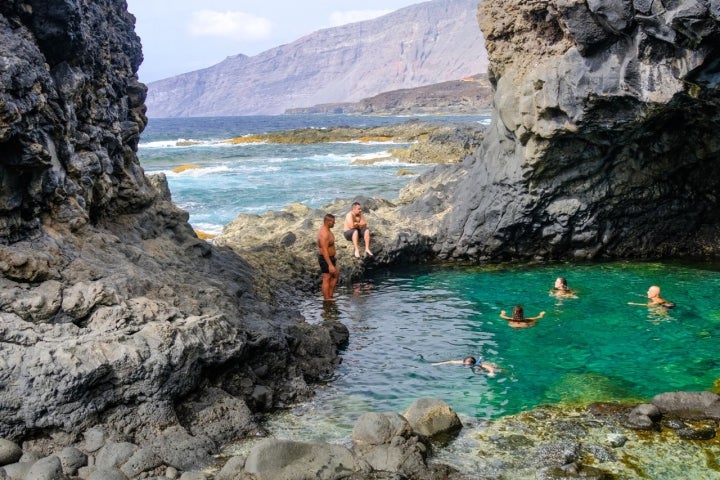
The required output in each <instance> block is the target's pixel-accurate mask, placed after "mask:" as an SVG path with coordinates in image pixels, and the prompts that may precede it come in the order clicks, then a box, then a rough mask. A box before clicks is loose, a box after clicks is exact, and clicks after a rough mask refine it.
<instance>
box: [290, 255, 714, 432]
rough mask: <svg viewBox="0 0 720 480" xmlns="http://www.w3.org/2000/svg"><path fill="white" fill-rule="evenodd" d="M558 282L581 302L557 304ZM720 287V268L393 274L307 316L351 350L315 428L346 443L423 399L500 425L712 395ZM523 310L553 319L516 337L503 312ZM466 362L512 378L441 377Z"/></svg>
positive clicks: (319, 407) (317, 410)
mask: <svg viewBox="0 0 720 480" xmlns="http://www.w3.org/2000/svg"><path fill="white" fill-rule="evenodd" d="M557 276H565V277H566V278H567V279H568V283H569V285H570V287H571V288H573V289H576V290H577V292H578V293H577V298H567V299H561V300H559V299H557V298H555V297H553V296H551V295H550V294H549V291H550V288H551V287H552V285H553V282H554V280H555V278H556V277H557ZM653 284H657V285H660V286H661V287H662V296H663V297H664V298H666V299H668V300H671V301H673V302H675V303H676V304H677V306H676V307H675V308H673V309H670V310H666V309H663V308H661V309H656V308H648V307H645V306H630V305H628V302H644V301H645V295H646V292H647V289H648V287H649V286H650V285H653ZM718 287H720V271H718V270H717V268H716V267H715V266H709V265H699V266H698V265H694V266H691V265H682V264H672V263H624V262H623V263H606V264H592V265H560V266H558V265H553V266H538V267H508V266H505V267H502V266H496V267H490V268H487V267H486V268H480V267H474V268H461V267H456V268H439V267H438V268H416V269H408V270H403V271H393V272H388V273H387V274H386V275H381V276H378V277H376V278H374V279H372V280H368V281H366V282H363V283H358V284H356V285H354V286H353V287H352V288H347V289H345V290H344V291H342V292H340V293H341V295H340V298H339V299H338V302H337V305H336V306H335V307H327V308H325V309H322V308H321V307H320V302H318V301H315V302H308V304H306V305H305V307H304V314H305V315H306V318H308V320H309V321H311V322H314V321H325V320H328V319H331V318H334V319H339V320H341V321H343V322H344V323H345V324H346V325H347V326H348V328H349V329H350V343H349V345H348V346H347V348H346V349H345V350H344V351H343V353H342V357H343V363H342V364H341V366H340V367H339V369H338V371H337V376H336V378H335V379H334V380H333V381H332V382H331V383H330V384H328V385H327V386H326V387H325V388H323V389H322V390H321V391H320V392H319V394H318V397H317V399H316V400H314V401H313V402H312V406H311V407H308V408H309V409H310V410H308V411H304V412H303V414H304V415H309V416H311V417H312V415H313V414H320V415H321V416H324V417H327V418H326V419H325V420H324V421H327V422H330V424H332V425H333V427H332V429H334V430H335V431H334V433H332V434H329V433H326V434H327V435H339V436H340V437H342V434H343V433H345V434H347V433H349V428H351V426H352V425H353V423H354V421H355V420H356V418H357V417H358V416H359V415H360V414H362V413H363V412H365V411H396V412H402V411H404V410H405V409H406V408H407V407H408V406H409V404H410V403H411V402H412V401H413V400H414V399H416V398H420V397H436V398H441V399H443V400H445V401H446V402H447V403H448V404H450V406H451V407H452V408H453V409H455V410H456V411H457V412H458V413H460V414H462V415H466V416H469V417H475V418H497V417H500V416H503V415H508V414H513V413H517V412H519V411H522V410H527V409H531V408H532V407H534V406H536V405H539V404H543V403H559V402H567V403H574V402H592V401H613V400H643V399H644V400H647V399H650V398H651V397H652V396H653V395H655V394H658V393H662V392H666V391H673V390H709V389H711V388H712V387H713V382H714V381H715V379H717V378H718V376H720V358H718V354H717V353H718V347H719V346H720V343H719V339H720V305H718V303H717V301H716V299H715V292H717V291H718ZM518 303H520V304H522V305H523V306H524V307H525V312H526V315H527V316H534V315H536V314H537V313H538V312H540V311H541V310H543V311H545V312H546V315H545V317H544V318H542V319H540V320H538V322H537V324H536V325H535V326H533V327H531V328H524V329H514V328H510V327H509V326H508V323H507V321H505V320H502V319H500V318H499V312H500V310H507V311H508V312H510V311H512V308H513V306H514V305H516V304H518ZM466 355H474V356H476V357H477V356H481V357H483V358H484V359H485V360H486V361H490V362H493V363H495V364H497V365H498V366H499V367H500V368H501V369H502V370H503V371H502V372H500V373H499V374H497V375H496V376H495V377H489V376H487V375H485V374H482V373H480V372H478V371H476V370H474V369H471V368H466V367H463V366H459V365H441V366H433V365H432V363H433V362H438V361H443V360H448V359H460V358H462V357H464V356H466ZM311 412H314V413H311ZM306 420H307V419H306ZM311 423H312V422H311ZM332 429H330V430H332Z"/></svg>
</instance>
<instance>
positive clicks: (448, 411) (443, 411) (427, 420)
mask: <svg viewBox="0 0 720 480" xmlns="http://www.w3.org/2000/svg"><path fill="white" fill-rule="evenodd" d="M403 416H404V417H405V418H406V419H407V421H408V423H409V424H410V426H411V427H412V429H413V431H414V432H415V433H419V434H421V435H425V436H426V437H433V436H435V435H439V434H452V433H457V432H458V431H459V430H460V429H461V428H462V423H461V422H460V418H459V417H458V416H457V413H455V412H454V411H453V410H452V408H450V406H449V405H448V404H447V403H445V402H443V401H442V400H438V399H434V398H420V399H417V400H415V401H414V402H413V403H412V404H410V406H409V407H408V408H407V410H405V413H403Z"/></svg>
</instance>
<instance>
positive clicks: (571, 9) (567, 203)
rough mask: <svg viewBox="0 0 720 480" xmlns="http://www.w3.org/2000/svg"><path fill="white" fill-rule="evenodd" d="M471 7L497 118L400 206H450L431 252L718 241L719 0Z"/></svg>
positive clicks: (497, 253)
mask: <svg viewBox="0 0 720 480" xmlns="http://www.w3.org/2000/svg"><path fill="white" fill-rule="evenodd" d="M478 18H479V22H480V26H481V28H482V30H483V33H484V36H485V39H486V42H487V49H488V54H489V58H490V66H489V74H490V78H491V80H492V82H493V84H494V86H495V95H494V106H495V113H494V117H493V124H492V126H491V128H490V130H489V131H488V132H487V134H486V137H485V140H484V142H483V145H482V147H481V148H480V149H479V151H478V152H477V153H476V154H475V155H474V156H472V157H471V158H469V159H467V160H466V161H465V162H464V163H463V164H461V165H458V166H450V167H442V168H440V169H438V170H436V171H435V172H433V173H430V174H429V175H428V176H427V177H425V178H423V179H421V180H420V182H419V183H441V184H442V185H443V186H442V187H438V188H433V189H431V190H429V191H428V192H427V193H426V194H425V195H424V199H423V200H422V201H421V202H418V203H415V204H413V205H411V206H408V207H406V208H405V209H404V214H405V215H407V216H408V217H409V218H411V219H412V218H416V219H418V220H419V219H420V218H423V217H427V216H428V215H431V214H434V215H436V216H437V217H438V218H442V220H439V221H438V223H439V228H438V229H437V231H436V232H435V235H434V236H435V238H437V240H438V241H437V243H436V244H435V245H434V247H433V248H434V251H435V253H436V254H438V255H439V256H441V257H446V258H458V259H472V260H484V259H531V258H543V259H559V258H576V259H591V258H602V257H662V256H680V255H703V254H717V253H718V251H719V245H720V244H719V243H718V216H717V208H718V199H719V197H718V193H720V192H719V191H718V185H720V161H718V160H720V143H718V141H717V135H716V133H715V132H716V129H717V125H718V122H719V121H720V111H719V110H718V101H719V100H720V96H719V94H720V91H719V90H718V86H719V85H720V73H719V70H718V65H719V64H720V48H719V47H718V45H719V43H718V40H719V39H720V23H719V21H718V20H719V19H720V5H719V4H718V3H717V2H715V1H705V0H678V1H652V2H651V1H642V0H635V1H632V2H631V1H619V0H593V1H584V0H583V1H578V0H571V1H560V0H547V1H534V2H526V1H520V0H515V1H505V0H503V1H500V0H484V1H483V3H481V4H480V8H479V14H478ZM468 192H469V194H468Z"/></svg>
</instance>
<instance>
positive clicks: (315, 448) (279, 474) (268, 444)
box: [245, 439, 360, 480]
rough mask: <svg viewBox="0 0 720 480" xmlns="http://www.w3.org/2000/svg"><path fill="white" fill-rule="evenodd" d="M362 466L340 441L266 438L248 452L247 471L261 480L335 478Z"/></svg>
mask: <svg viewBox="0 0 720 480" xmlns="http://www.w3.org/2000/svg"><path fill="white" fill-rule="evenodd" d="M359 468H360V466H359V465H358V462H357V461H356V460H355V457H354V456H353V454H352V452H351V451H350V450H348V449H347V448H345V447H342V446H339V445H331V444H326V443H317V442H295V441H290V440H275V439H266V440H263V441H262V442H260V443H259V444H257V445H256V446H255V447H253V449H252V450H251V451H250V453H249V454H248V457H247V460H246V461H245V471H246V472H247V473H249V474H253V475H255V478H256V479H257V480H305V479H308V478H313V479H318V480H334V479H340V478H343V477H347V476H349V475H350V474H352V473H353V472H355V471H357V470H359Z"/></svg>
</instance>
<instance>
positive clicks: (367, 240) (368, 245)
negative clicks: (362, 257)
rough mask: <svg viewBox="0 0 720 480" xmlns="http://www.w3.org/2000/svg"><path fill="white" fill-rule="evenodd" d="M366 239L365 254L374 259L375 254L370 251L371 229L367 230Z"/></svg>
mask: <svg viewBox="0 0 720 480" xmlns="http://www.w3.org/2000/svg"><path fill="white" fill-rule="evenodd" d="M364 237H365V238H364V240H365V254H366V255H370V256H371V257H372V254H373V253H372V252H371V251H370V229H369V228H366V229H365V235H364Z"/></svg>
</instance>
